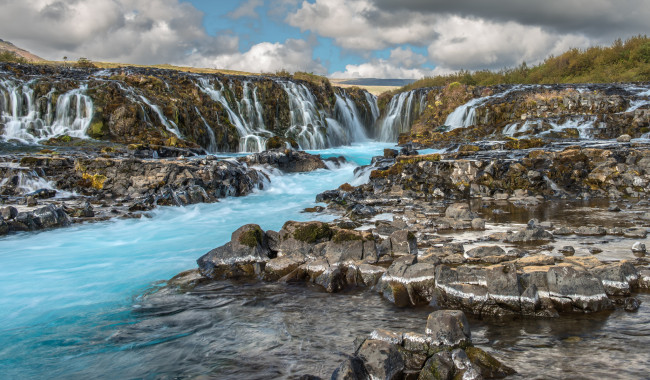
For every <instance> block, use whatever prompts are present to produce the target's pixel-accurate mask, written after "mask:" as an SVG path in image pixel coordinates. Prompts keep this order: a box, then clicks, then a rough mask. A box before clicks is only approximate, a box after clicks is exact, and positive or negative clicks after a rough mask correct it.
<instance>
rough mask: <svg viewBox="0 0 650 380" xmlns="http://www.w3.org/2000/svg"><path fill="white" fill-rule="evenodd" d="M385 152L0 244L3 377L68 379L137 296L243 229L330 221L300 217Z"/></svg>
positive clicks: (370, 149)
mask: <svg viewBox="0 0 650 380" xmlns="http://www.w3.org/2000/svg"><path fill="white" fill-rule="evenodd" d="M387 146H388V145H387V144H373V143H370V144H364V145H358V146H353V147H345V148H338V149H332V150H324V151H317V152H312V153H321V154H323V156H324V157H328V156H339V155H343V156H346V157H349V158H350V162H351V163H350V164H347V165H344V166H343V167H342V168H340V169H335V170H318V171H315V172H312V173H305V174H292V175H274V176H272V181H271V184H270V185H269V186H268V187H267V189H265V190H263V191H258V192H256V193H254V194H252V195H249V196H246V197H240V198H228V199H224V200H222V201H221V202H218V203H214V204H200V205H192V206H188V207H164V208H160V209H158V210H156V211H154V212H152V213H151V218H142V219H130V220H114V221H110V222H102V223H94V224H84V225H75V226H73V227H70V228H65V229H56V230H51V231H44V232H39V233H21V234H16V235H12V236H8V237H4V238H2V239H0V293H1V294H2V296H1V297H0V373H4V374H5V375H4V376H3V377H5V376H9V377H10V378H26V377H33V376H36V377H41V376H45V377H47V375H46V374H48V373H49V374H50V375H54V374H56V375H55V377H57V376H62V377H65V374H66V373H67V372H66V371H67V370H65V369H63V370H62V369H61V368H62V367H64V368H65V367H68V365H73V366H74V360H72V359H71V358H72V357H74V356H78V355H86V354H88V352H87V351H86V349H87V348H90V347H92V350H96V349H102V348H101V344H100V345H99V346H98V345H96V344H95V343H91V342H89V341H88V340H93V339H97V338H98V337H96V336H93V334H94V330H96V329H100V330H101V329H107V330H109V331H110V330H112V329H114V328H115V326H119V325H120V324H122V323H129V322H127V321H129V314H130V313H131V311H132V308H133V307H132V306H133V305H134V300H135V299H137V297H138V296H139V295H141V294H142V293H143V292H144V291H145V290H146V289H147V288H149V287H151V286H152V284H154V283H155V282H156V281H160V280H165V279H168V278H170V277H171V276H173V275H175V274H177V273H179V272H181V271H183V270H186V269H190V268H195V267H196V262H195V260H196V259H197V258H198V257H200V256H201V255H203V254H204V253H205V252H207V251H209V250H210V249H212V248H214V247H217V246H219V245H222V244H224V243H225V242H226V241H228V240H229V239H230V234H231V233H232V231H234V230H235V229H237V228H238V227H240V226H241V225H243V224H246V223H257V224H259V225H261V226H262V228H264V229H274V230H278V229H279V228H280V227H281V226H282V224H284V222H285V221H287V220H310V219H321V220H331V219H332V217H331V216H328V215H314V214H309V213H302V212H301V211H302V210H303V209H304V208H305V207H310V206H313V205H314V203H315V201H314V198H315V195H316V194H318V193H319V192H322V191H324V190H328V189H333V188H337V187H338V186H339V185H340V184H342V183H345V182H348V181H352V180H353V178H354V175H353V170H354V168H355V167H356V166H357V165H359V164H368V163H369V162H370V159H371V157H372V156H373V155H378V154H381V153H382V151H383V148H385V147H387ZM65 347H72V349H70V350H68V349H65ZM98 347H99V348H98ZM60 360H64V362H65V360H71V361H70V362H66V363H67V364H65V365H63V363H64V362H60Z"/></svg>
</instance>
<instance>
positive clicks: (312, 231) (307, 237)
mask: <svg viewBox="0 0 650 380" xmlns="http://www.w3.org/2000/svg"><path fill="white" fill-rule="evenodd" d="M331 237H332V230H331V228H330V226H329V225H328V224H327V223H321V222H311V223H307V224H306V225H301V226H299V227H298V228H296V230H295V231H294V233H293V238H294V239H296V240H300V241H304V242H305V243H315V242H317V241H318V240H321V239H329V238H331Z"/></svg>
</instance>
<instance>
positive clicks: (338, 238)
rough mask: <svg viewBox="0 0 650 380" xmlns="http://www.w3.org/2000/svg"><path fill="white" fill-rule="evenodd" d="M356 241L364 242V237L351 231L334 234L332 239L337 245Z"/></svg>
mask: <svg viewBox="0 0 650 380" xmlns="http://www.w3.org/2000/svg"><path fill="white" fill-rule="evenodd" d="M355 240H363V237H362V236H361V234H359V233H354V232H350V231H345V230H341V231H337V232H336V234H334V237H332V241H333V242H335V243H343V242H346V241H355Z"/></svg>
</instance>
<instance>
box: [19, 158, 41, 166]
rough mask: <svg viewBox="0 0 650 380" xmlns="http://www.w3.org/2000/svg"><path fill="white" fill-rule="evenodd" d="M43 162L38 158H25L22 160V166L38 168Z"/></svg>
mask: <svg viewBox="0 0 650 380" xmlns="http://www.w3.org/2000/svg"><path fill="white" fill-rule="evenodd" d="M39 162H41V159H39V158H38V157H23V158H21V159H20V166H36V165H38V163H39Z"/></svg>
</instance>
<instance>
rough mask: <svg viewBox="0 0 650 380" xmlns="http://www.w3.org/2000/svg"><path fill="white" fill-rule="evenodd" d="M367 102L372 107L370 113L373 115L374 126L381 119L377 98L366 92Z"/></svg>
mask: <svg viewBox="0 0 650 380" xmlns="http://www.w3.org/2000/svg"><path fill="white" fill-rule="evenodd" d="M365 94H366V102H368V106H369V107H370V112H371V114H372V124H375V122H376V121H377V119H379V106H377V97H376V96H375V95H373V94H371V93H369V92H367V91H366V92H365Z"/></svg>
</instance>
